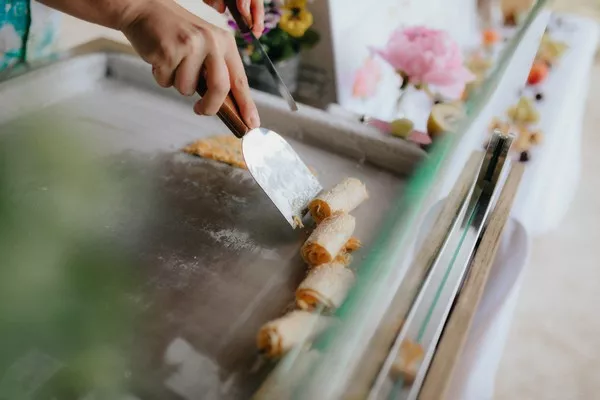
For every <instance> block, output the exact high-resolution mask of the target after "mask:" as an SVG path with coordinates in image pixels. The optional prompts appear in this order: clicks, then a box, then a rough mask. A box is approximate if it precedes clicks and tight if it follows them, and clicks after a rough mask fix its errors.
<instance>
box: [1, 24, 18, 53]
mask: <svg viewBox="0 0 600 400" xmlns="http://www.w3.org/2000/svg"><path fill="white" fill-rule="evenodd" d="M22 46H23V40H22V38H21V35H19V34H18V33H17V31H16V30H15V27H14V26H13V25H12V24H6V25H4V26H3V27H2V28H0V53H8V52H9V51H11V50H12V51H15V50H16V51H18V50H20V49H21V47H22Z"/></svg>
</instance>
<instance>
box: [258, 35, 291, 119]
mask: <svg viewBox="0 0 600 400" xmlns="http://www.w3.org/2000/svg"><path fill="white" fill-rule="evenodd" d="M247 35H250V37H251V38H252V44H253V45H254V48H255V49H258V51H260V53H261V54H262V59H263V62H264V65H265V67H267V70H268V71H269V74H270V75H271V76H272V77H273V80H274V81H275V83H276V84H277V89H278V91H279V94H281V97H283V98H284V99H285V101H286V102H287V103H288V105H289V106H290V109H291V110H292V111H298V105H297V104H296V101H295V100H294V97H293V96H292V94H291V93H290V91H289V90H288V88H287V86H285V83H284V82H283V79H281V76H280V75H279V72H277V68H275V65H273V61H271V59H270V58H269V55H268V54H267V51H266V50H265V48H264V47H263V45H262V43H261V42H260V40H258V39H257V38H256V36H254V33H252V32H251V31H250V32H248V33H247Z"/></svg>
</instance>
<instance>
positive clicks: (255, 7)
mask: <svg viewBox="0 0 600 400" xmlns="http://www.w3.org/2000/svg"><path fill="white" fill-rule="evenodd" d="M202 1H204V3H206V4H207V5H209V6H211V7H212V8H214V9H215V10H217V11H218V12H220V13H221V14H223V13H224V12H225V8H226V5H225V0H202ZM236 3H237V9H238V10H239V12H240V14H242V17H244V18H245V19H246V20H247V21H252V33H254V36H256V37H257V38H259V37H260V36H261V35H262V33H263V31H264V30H265V5H264V1H263V0H236Z"/></svg>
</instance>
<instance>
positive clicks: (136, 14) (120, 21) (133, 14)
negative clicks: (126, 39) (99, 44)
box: [110, 0, 154, 31]
mask: <svg viewBox="0 0 600 400" xmlns="http://www.w3.org/2000/svg"><path fill="white" fill-rule="evenodd" d="M120 2H121V3H122V6H121V7H119V8H118V9H117V10H116V12H115V13H114V15H113V16H112V17H113V18H112V21H110V24H111V26H110V27H111V28H113V29H116V30H118V31H123V30H124V29H125V28H127V27H128V26H130V25H131V24H132V23H133V22H135V21H136V20H138V19H139V18H140V15H142V14H143V13H144V10H146V9H147V8H148V7H152V3H154V1H153V0H127V1H120Z"/></svg>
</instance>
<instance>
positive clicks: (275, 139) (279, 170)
mask: <svg viewBox="0 0 600 400" xmlns="http://www.w3.org/2000/svg"><path fill="white" fill-rule="evenodd" d="M242 150H243V153H244V160H245V161H246V164H247V165H248V170H249V171H250V174H252V177H253V178H254V180H256V182H257V183H258V184H259V185H260V187H261V188H262V189H263V190H264V191H265V193H266V194H267V196H269V198H270V199H271V201H272V202H273V204H275V207H277V209H278V210H279V211H280V212H281V213H282V214H283V216H284V217H285V219H286V220H287V221H288V223H289V224H290V225H291V226H292V228H296V227H297V225H298V221H301V220H302V218H303V217H304V214H305V212H306V209H307V208H308V203H309V202H310V201H311V200H312V199H314V198H315V197H316V196H317V195H318V194H319V192H320V191H321V190H323V187H322V186H321V184H320V183H319V181H318V180H317V178H316V177H315V176H314V175H313V173H312V172H311V171H310V169H308V167H307V166H306V164H304V162H302V160H301V159H300V157H299V156H298V154H297V153H296V152H295V151H294V149H292V146H290V145H289V143H288V142H286V141H285V140H284V139H283V138H282V137H281V136H279V135H278V134H276V133H275V132H273V131H271V130H269V129H265V128H258V129H253V130H251V131H250V132H248V133H247V134H246V135H245V136H244V138H243V139H242Z"/></svg>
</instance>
